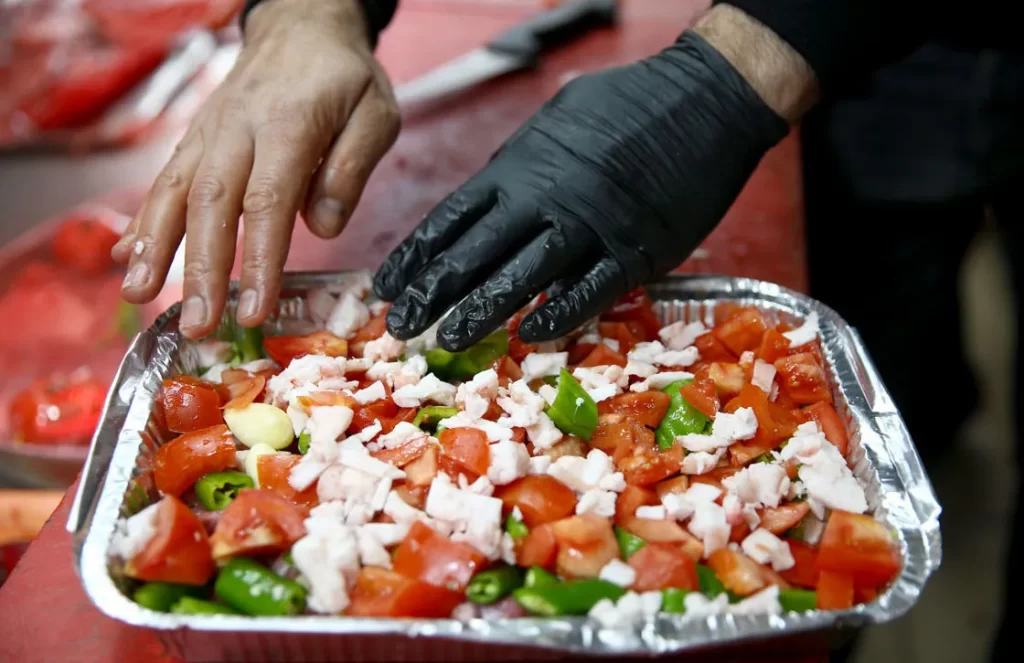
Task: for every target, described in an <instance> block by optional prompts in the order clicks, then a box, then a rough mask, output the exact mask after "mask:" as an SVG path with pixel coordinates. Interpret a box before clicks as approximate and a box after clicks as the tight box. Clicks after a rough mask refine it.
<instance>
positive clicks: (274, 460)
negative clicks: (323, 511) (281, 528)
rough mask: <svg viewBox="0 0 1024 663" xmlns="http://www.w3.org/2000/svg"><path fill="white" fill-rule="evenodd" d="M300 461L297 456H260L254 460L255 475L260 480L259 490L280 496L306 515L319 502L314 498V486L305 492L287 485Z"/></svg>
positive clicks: (287, 454) (286, 454)
mask: <svg viewBox="0 0 1024 663" xmlns="http://www.w3.org/2000/svg"><path fill="white" fill-rule="evenodd" d="M300 460H302V456H300V455H299V454H289V453H276V454H266V455H264V456H260V457H259V458H257V459H256V475H257V476H258V477H259V478H260V480H259V487H260V488H263V489H265V490H268V491H270V492H272V493H275V494H277V495H280V496H281V497H283V498H285V499H286V500H288V501H289V502H291V503H292V504H294V505H296V506H298V507H300V508H302V509H303V512H304V513H308V512H309V510H310V509H312V508H313V507H315V506H316V505H317V504H319V502H320V500H319V499H318V498H317V496H316V484H315V483H314V484H313V485H312V486H310V487H309V488H306V489H305V490H295V489H294V488H292V485H291V484H290V483H288V477H289V476H290V475H291V473H292V468H293V467H295V466H296V465H298V464H299V461H300Z"/></svg>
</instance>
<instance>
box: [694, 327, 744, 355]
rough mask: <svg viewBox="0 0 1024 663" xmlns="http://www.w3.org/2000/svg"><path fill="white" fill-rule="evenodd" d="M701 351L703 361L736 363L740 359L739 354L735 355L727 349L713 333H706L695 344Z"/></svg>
mask: <svg viewBox="0 0 1024 663" xmlns="http://www.w3.org/2000/svg"><path fill="white" fill-rule="evenodd" d="M693 344H694V345H695V346H696V347H697V350H699V351H700V358H701V361H706V362H713V361H730V362H732V361H736V360H737V358H738V357H739V355H738V354H733V353H732V351H731V350H729V348H727V347H726V346H725V345H724V344H723V343H722V342H721V341H720V340H718V337H717V336H716V335H715V333H714V332H713V331H709V332H706V333H704V334H701V335H700V336H698V337H697V339H696V340H695V341H694V342H693Z"/></svg>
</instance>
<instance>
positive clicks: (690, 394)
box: [679, 367, 720, 419]
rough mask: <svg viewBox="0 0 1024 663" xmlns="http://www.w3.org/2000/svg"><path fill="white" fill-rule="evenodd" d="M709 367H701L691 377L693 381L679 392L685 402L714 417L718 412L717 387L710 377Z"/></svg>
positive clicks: (706, 415) (709, 416)
mask: <svg viewBox="0 0 1024 663" xmlns="http://www.w3.org/2000/svg"><path fill="white" fill-rule="evenodd" d="M710 371H711V369H710V367H708V368H706V369H702V370H701V371H699V372H698V373H697V374H696V375H695V376H694V378H693V381H692V382H691V383H690V384H688V385H685V386H684V387H683V388H682V389H680V390H679V393H680V394H681V395H682V397H683V398H684V399H685V400H686V402H687V403H689V404H690V405H692V406H693V407H695V408H697V410H698V411H699V412H700V413H701V414H703V415H704V416H705V417H708V418H709V419H714V417H715V415H716V414H718V408H719V407H720V406H719V402H718V389H717V388H716V387H715V381H714V380H713V379H711V375H710Z"/></svg>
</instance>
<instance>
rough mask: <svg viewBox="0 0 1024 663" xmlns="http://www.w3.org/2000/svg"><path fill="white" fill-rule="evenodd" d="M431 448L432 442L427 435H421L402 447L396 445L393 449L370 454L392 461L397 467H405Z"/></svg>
mask: <svg viewBox="0 0 1024 663" xmlns="http://www.w3.org/2000/svg"><path fill="white" fill-rule="evenodd" d="M429 448H430V442H428V441H427V438H426V437H421V438H418V439H415V440H410V441H409V442H406V443H405V444H403V445H402V446H400V447H395V448H393V449H380V450H378V451H374V452H373V453H371V454H370V455H371V456H373V457H374V458H376V459H377V460H380V461H383V462H385V463H390V464H392V465H394V466H395V467H405V466H406V465H408V464H409V463H411V462H413V461H414V460H416V459H418V458H419V457H420V456H422V455H423V454H425V453H426V452H427V449H429Z"/></svg>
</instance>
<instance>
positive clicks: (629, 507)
mask: <svg viewBox="0 0 1024 663" xmlns="http://www.w3.org/2000/svg"><path fill="white" fill-rule="evenodd" d="M658 504H661V500H659V499H658V496H657V495H656V494H655V493H654V491H653V490H647V489H646V488H640V487H639V486H631V485H628V484H627V485H626V489H625V490H623V491H622V492H621V493H619V496H618V498H616V500H615V524H616V525H621V524H622V523H624V522H626V521H629V520H632V519H633V517H634V516H635V515H636V510H637V508H638V507H641V506H657V505H658Z"/></svg>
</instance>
